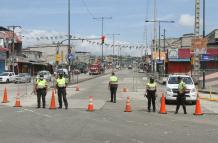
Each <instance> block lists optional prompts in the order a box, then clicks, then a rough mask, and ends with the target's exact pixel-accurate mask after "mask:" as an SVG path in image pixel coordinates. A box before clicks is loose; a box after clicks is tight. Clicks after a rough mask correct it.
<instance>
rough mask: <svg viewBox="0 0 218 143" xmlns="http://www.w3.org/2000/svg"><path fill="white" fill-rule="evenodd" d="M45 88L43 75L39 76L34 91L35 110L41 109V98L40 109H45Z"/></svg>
mask: <svg viewBox="0 0 218 143" xmlns="http://www.w3.org/2000/svg"><path fill="white" fill-rule="evenodd" d="M47 88H48V86H47V81H46V80H45V79H44V78H43V75H40V76H39V79H37V80H36V84H35V91H36V93H37V108H40V107H41V106H40V105H41V98H42V107H43V108H45V96H46V94H47Z"/></svg>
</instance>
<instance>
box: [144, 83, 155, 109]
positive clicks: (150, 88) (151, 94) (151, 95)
mask: <svg viewBox="0 0 218 143" xmlns="http://www.w3.org/2000/svg"><path fill="white" fill-rule="evenodd" d="M146 87H147V98H148V111H149V112H150V110H151V103H152V106H153V112H155V111H156V106H155V100H156V83H155V82H153V83H151V82H149V83H147V85H146Z"/></svg>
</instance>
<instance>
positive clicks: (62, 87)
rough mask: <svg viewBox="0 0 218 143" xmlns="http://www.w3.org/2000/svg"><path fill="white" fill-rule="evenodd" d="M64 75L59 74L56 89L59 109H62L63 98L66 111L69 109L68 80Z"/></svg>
mask: <svg viewBox="0 0 218 143" xmlns="http://www.w3.org/2000/svg"><path fill="white" fill-rule="evenodd" d="M63 75H64V74H63V73H62V72H61V73H59V77H58V79H57V82H56V88H57V89H58V102H59V107H58V108H59V109H61V108H62V98H63V100H64V105H65V109H68V102H67V97H66V96H67V95H66V86H67V83H66V79H65V77H64V76H63Z"/></svg>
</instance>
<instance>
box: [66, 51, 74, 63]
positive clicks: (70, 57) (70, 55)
mask: <svg viewBox="0 0 218 143" xmlns="http://www.w3.org/2000/svg"><path fill="white" fill-rule="evenodd" d="M67 59H68V61H72V60H73V59H74V56H73V54H72V53H69V54H68V55H67Z"/></svg>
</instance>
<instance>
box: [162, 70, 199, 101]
mask: <svg viewBox="0 0 218 143" xmlns="http://www.w3.org/2000/svg"><path fill="white" fill-rule="evenodd" d="M179 76H180V77H181V78H182V80H183V82H185V84H186V88H187V89H186V91H185V96H186V101H188V102H192V103H193V104H195V103H196V99H197V91H196V88H195V84H194V81H193V79H192V77H190V76H189V75H184V74H176V75H169V77H168V79H167V82H166V91H165V99H166V103H169V102H170V101H176V97H177V95H178V77H179Z"/></svg>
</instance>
